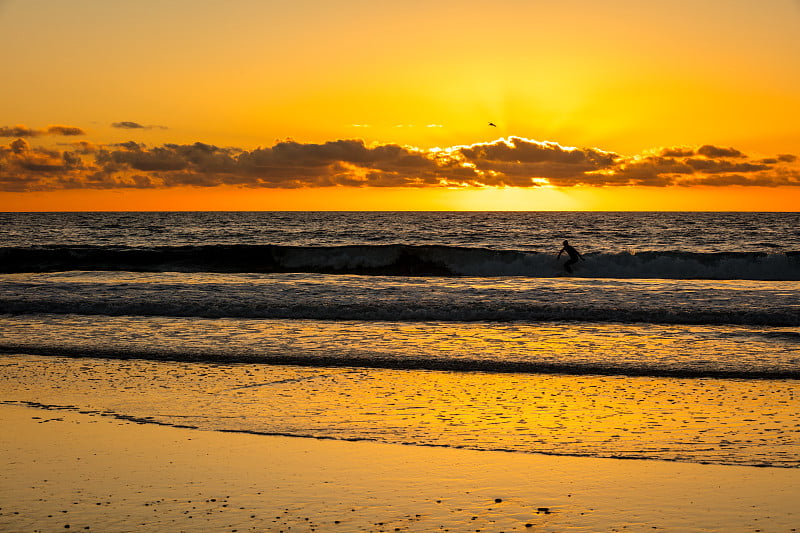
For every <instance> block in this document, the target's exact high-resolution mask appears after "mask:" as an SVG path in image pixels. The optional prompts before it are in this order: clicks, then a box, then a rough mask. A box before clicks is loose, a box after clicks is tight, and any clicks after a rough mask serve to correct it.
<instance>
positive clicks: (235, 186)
mask: <svg viewBox="0 0 800 533" xmlns="http://www.w3.org/2000/svg"><path fill="white" fill-rule="evenodd" d="M799 26H800V3H798V2H796V1H794V0H782V1H781V0H768V1H766V2H751V1H749V0H726V1H724V2H723V1H721V0H718V1H704V0H699V1H693V2H689V1H684V0H676V1H671V2H639V1H632V0H623V1H617V2H611V3H603V2H596V1H588V0H565V1H563V2H550V3H541V2H530V1H523V0H498V1H496V2H492V3H487V2H477V1H468V0H462V1H459V2H455V1H441V2H434V3H430V2H421V1H404V2H400V1H396V0H389V1H386V2H383V3H380V4H375V3H367V2H362V1H355V0H353V1H345V2H324V1H321V0H298V1H296V2H292V3H280V4H278V3H273V2H263V1H256V0H238V1H236V0H234V1H229V2H222V1H216V0H214V1H212V0H194V1H191V2H190V1H183V0H174V1H171V2H167V3H163V2H155V1H151V0H142V1H141V2H134V3H119V2H106V1H100V0H83V1H79V2H61V1H59V0H41V1H37V2H29V1H24V0H5V1H0V59H2V63H3V72H4V76H3V78H4V82H3V85H4V87H3V95H4V97H3V98H2V99H1V100H0V210H34V211H35V210H138V209H159V210H163V209H179V210H193V209H198V210H200V209H203V210H205V209H225V210H228V209H234V210H235V209H243V210H253V209H256V210H258V209H267V210H272V209H309V210H317V209H334V210H335V209H347V210H352V209H382V210H384V209H482V210H493V209H498V210H503V209H531V210H542V209H544V210H549V209H559V210H560V209H568V210H571V209H601V210H683V209H686V210H796V209H797V207H796V206H798V205H800V203H798V202H797V200H798V199H800V196H799V195H798V192H797V189H800V163H798V161H797V157H796V156H800V145H799V143H798V141H800V138H799V137H800V134H798V127H797V124H800V62H798V61H797V60H796V59H797V57H800V37H798V35H800V32H798V31H797V28H798V27H799ZM489 122H492V123H493V124H495V125H496V126H489ZM20 139H21V141H20ZM287 141H290V142H287ZM344 141H350V143H345V142H344ZM123 143H124V144H123ZM195 143H202V144H199V145H198V144H195Z"/></svg>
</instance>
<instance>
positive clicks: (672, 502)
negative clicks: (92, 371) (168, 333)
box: [0, 404, 800, 532]
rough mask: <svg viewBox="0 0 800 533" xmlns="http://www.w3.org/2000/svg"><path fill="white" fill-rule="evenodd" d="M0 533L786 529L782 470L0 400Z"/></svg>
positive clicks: (798, 523) (787, 479)
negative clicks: (276, 431)
mask: <svg viewBox="0 0 800 533" xmlns="http://www.w3.org/2000/svg"><path fill="white" fill-rule="evenodd" d="M0 418H2V427H3V428H4V431H3V432H2V434H0V450H2V453H1V454H0V456H2V458H3V459H2V468H1V469H0V508H1V509H0V529H2V530H3V531H10V532H16V531H43V532H44V531H63V530H64V529H71V530H92V531H108V532H122V531H164V532H172V531H175V532H177V531H276V532H277V531H284V532H289V531H493V532H500V531H506V532H510V531H541V532H544V531H548V532H551V531H552V532H558V531H587V532H588V531H654V530H661V531H686V532H690V531H698V532H699V531H726V532H730V531H743V532H744V531H753V532H754V531H763V532H777V531H796V530H797V528H799V527H800V513H798V512H797V508H796V503H797V494H800V472H799V471H798V470H796V469H784V468H754V467H739V466H719V465H702V464H682V463H673V462H666V461H646V460H616V459H594V458H581V457H556V456H545V455H536V454H525V453H507V452H480V451H471V450H460V449H446V448H435V447H420V446H404V445H392V444H378V443H370V442H347V441H335V440H319V439H309V438H292V437H274V436H263V435H250V434H240V433H225V432H215V431H200V430H193V429H186V428H176V427H165V426H159V425H153V424H148V423H139V422H134V421H128V420H119V419H116V418H113V417H108V416H100V415H98V414H94V415H92V414H84V413H79V412H74V411H64V410H53V409H42V408H31V407H26V406H20V405H9V404H6V405H3V406H1V407H0Z"/></svg>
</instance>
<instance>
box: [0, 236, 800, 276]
mask: <svg viewBox="0 0 800 533" xmlns="http://www.w3.org/2000/svg"><path fill="white" fill-rule="evenodd" d="M562 262H563V258H562ZM78 270H94V271H98V270H100V271H131V272H226V273H234V272H253V273H290V272H305V273H322V274H360V275H377V276H472V277H497V276H523V277H534V278H549V277H556V276H562V275H564V274H565V272H564V270H563V268H562V266H561V263H560V262H559V261H557V260H556V258H555V256H554V255H553V254H544V253H540V252H532V251H524V250H492V249H486V248H467V247H456V246H438V245H429V246H412V245H402V244H390V245H376V246H367V245H353V246H314V247H304V246H279V245H208V246H162V247H103V246H41V247H30V248H23V247H5V248H0V272H3V273H21V272H62V271H78ZM573 275H574V276H575V277H585V278H622V279H626V278H627V279H633V278H640V279H717V280H720V279H743V280H775V281H778V280H793V281H794V280H800V252H798V251H792V252H786V253H762V252H719V253H703V252H687V251H644V252H618V253H594V254H593V253H587V254H586V256H585V261H584V262H580V263H578V264H577V265H576V266H575V272H574V274H573Z"/></svg>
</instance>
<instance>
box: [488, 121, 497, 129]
mask: <svg viewBox="0 0 800 533" xmlns="http://www.w3.org/2000/svg"><path fill="white" fill-rule="evenodd" d="M489 125H490V126H491V127H493V128H496V127H497V124H495V123H494V122H490V123H489Z"/></svg>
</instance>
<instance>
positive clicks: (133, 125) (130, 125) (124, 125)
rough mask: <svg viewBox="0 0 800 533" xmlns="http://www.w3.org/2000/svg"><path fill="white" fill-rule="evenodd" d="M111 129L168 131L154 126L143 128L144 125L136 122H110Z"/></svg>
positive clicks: (163, 127)
mask: <svg viewBox="0 0 800 533" xmlns="http://www.w3.org/2000/svg"><path fill="white" fill-rule="evenodd" d="M111 127H112V128H119V129H123V130H152V129H161V130H166V129H169V128H167V127H166V126H158V125H155V124H151V125H149V126H145V125H144V124H139V123H138V122H131V121H127V120H124V121H122V122H112V123H111Z"/></svg>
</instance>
